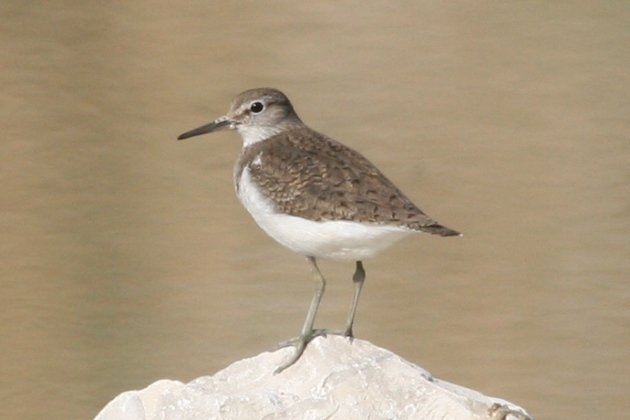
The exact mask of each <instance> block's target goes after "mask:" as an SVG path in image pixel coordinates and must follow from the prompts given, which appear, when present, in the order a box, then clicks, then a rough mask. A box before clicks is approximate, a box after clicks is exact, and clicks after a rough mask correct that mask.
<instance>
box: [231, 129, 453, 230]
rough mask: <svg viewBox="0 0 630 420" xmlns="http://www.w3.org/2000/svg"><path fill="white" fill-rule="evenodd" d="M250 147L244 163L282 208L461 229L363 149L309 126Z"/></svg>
mask: <svg viewBox="0 0 630 420" xmlns="http://www.w3.org/2000/svg"><path fill="white" fill-rule="evenodd" d="M262 143H266V144H262ZM248 149H250V150H247V151H246V153H245V155H246V156H244V159H246V161H242V162H240V166H241V168H242V167H243V166H247V167H248V168H249V172H250V176H251V178H252V181H253V182H255V183H256V184H258V185H260V186H261V187H263V191H269V192H268V194H267V195H268V197H269V198H270V199H271V200H272V201H273V202H274V203H275V205H276V207H277V209H278V210H279V211H282V212H284V213H287V214H290V215H293V216H297V217H304V218H310V219H313V220H319V221H324V220H355V221H361V222H367V223H376V224H389V225H396V226H404V227H407V228H409V229H413V230H421V231H426V232H430V233H435V234H438V235H442V236H452V235H458V234H459V233H458V232H455V231H453V230H451V229H448V228H446V227H444V226H441V225H439V224H438V223H437V222H435V221H434V220H432V219H431V218H429V217H428V216H427V215H426V214H424V213H423V212H422V211H421V210H420V209H419V208H418V207H416V206H415V205H414V204H413V203H412V202H411V201H410V200H409V199H408V198H407V197H406V196H405V195H404V194H403V193H402V192H401V191H400V190H399V189H398V188H396V186H395V185H394V184H393V183H392V182H391V181H390V180H389V179H387V178H386V177H385V176H384V175H383V174H382V173H381V172H380V171H379V170H378V169H377V168H376V167H375V166H374V165H373V164H372V163H371V162H370V161H368V160H367V159H366V158H364V157H363V156H361V155H360V154H359V153H357V152H355V151H354V150H352V149H350V148H348V147H347V146H344V145H343V144H341V143H338V142H336V141H334V140H332V139H330V138H328V137H326V136H323V135H321V134H319V133H316V132H314V131H312V130H310V129H309V128H306V127H305V128H300V129H296V130H292V131H289V132H284V133H283V134H282V135H279V136H275V137H271V138H270V139H268V140H265V141H264V142H261V143H259V144H254V145H252V146H250V147H249V148H248ZM241 170H242V169H241Z"/></svg>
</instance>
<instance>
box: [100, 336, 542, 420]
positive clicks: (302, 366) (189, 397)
mask: <svg viewBox="0 0 630 420" xmlns="http://www.w3.org/2000/svg"><path fill="white" fill-rule="evenodd" d="M292 351H293V348H283V349H280V350H277V351H275V352H265V353H262V354H259V355H258V356H255V357H252V358H249V359H244V360H240V361H238V362H236V363H233V364H232V365H230V366H228V367H227V368H225V369H223V370H221V371H220V372H218V373H216V374H215V375H213V376H204V377H200V378H198V379H195V380H194V381H192V382H190V383H188V384H184V383H182V382H179V381H171V380H160V381H157V382H155V383H153V384H151V385H149V386H148V387H147V388H145V389H143V390H139V391H128V392H124V393H122V394H120V395H119V396H117V397H116V398H115V399H114V400H112V401H111V402H110V403H109V404H107V406H106V407H105V408H103V410H102V411H101V412H100V413H99V414H98V415H97V416H96V420H148V419H151V420H153V419H164V420H167V419H168V420H175V419H178V420H184V419H185V420H193V419H194V420H197V419H199V420H201V419H204V420H206V419H344V420H345V419H529V416H528V415H527V413H526V412H525V410H524V409H522V408H520V407H517V406H515V405H513V404H511V403H509V402H507V401H503V400H500V399H497V398H492V397H487V396H485V395H483V394H480V393H479V392H476V391H473V390H470V389H467V388H464V387H461V386H458V385H454V384H451V383H448V382H445V381H441V380H439V379H436V378H433V377H432V376H431V374H430V373H429V372H427V371H426V370H424V369H422V368H420V367H418V366H416V365H414V364H412V363H410V362H407V361H406V360H404V359H402V358H400V357H399V356H397V355H395V354H393V353H392V352H390V351H387V350H385V349H382V348H379V347H376V346H374V345H373V344H371V343H369V342H367V341H363V340H358V339H355V340H352V341H351V340H349V339H346V338H342V337H339V336H328V337H318V338H316V339H315V340H313V341H312V342H311V343H310V344H309V345H308V347H307V348H306V351H305V352H304V354H303V355H302V357H301V358H300V359H299V360H298V362H297V363H296V364H295V365H293V366H291V367H290V368H288V369H287V370H285V371H284V372H282V373H280V374H277V375H274V374H273V371H274V370H275V368H276V367H277V366H279V365H280V364H281V362H282V361H283V360H285V359H286V358H288V357H289V356H290V354H291V352H292Z"/></svg>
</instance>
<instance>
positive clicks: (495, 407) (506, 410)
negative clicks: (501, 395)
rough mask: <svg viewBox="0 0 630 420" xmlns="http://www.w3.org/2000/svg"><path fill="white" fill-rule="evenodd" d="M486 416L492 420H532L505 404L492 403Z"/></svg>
mask: <svg viewBox="0 0 630 420" xmlns="http://www.w3.org/2000/svg"><path fill="white" fill-rule="evenodd" d="M488 414H489V415H490V418H492V419H498V420H506V419H508V418H513V419H517V420H532V418H531V417H530V416H528V415H527V414H525V413H523V412H522V411H518V410H513V409H511V408H510V407H508V406H507V405H505V404H499V403H494V404H492V406H491V407H490V408H489V409H488Z"/></svg>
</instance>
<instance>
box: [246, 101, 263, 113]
mask: <svg viewBox="0 0 630 420" xmlns="http://www.w3.org/2000/svg"><path fill="white" fill-rule="evenodd" d="M264 107H265V106H264V105H263V104H262V102H254V103H253V104H251V105H250V106H249V109H250V110H251V111H252V112H253V113H254V114H258V113H259V112H261V111H262V110H263V108H264Z"/></svg>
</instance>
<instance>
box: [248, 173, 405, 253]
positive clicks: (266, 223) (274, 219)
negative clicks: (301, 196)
mask: <svg viewBox="0 0 630 420" xmlns="http://www.w3.org/2000/svg"><path fill="white" fill-rule="evenodd" d="M237 195H238V198H239V199H240V200H241V203H242V204H243V206H244V207H245V208H246V209H247V211H248V212H249V213H250V214H251V215H252V217H253V218H254V220H255V221H256V223H257V224H258V226H260V227H261V228H262V229H263V230H264V231H265V232H266V233H267V234H268V235H269V236H271V237H272V238H273V239H275V240H276V241H278V242H279V243H281V244H282V245H284V246H285V247H287V248H289V249H290V250H292V251H294V252H297V253H299V254H302V255H305V256H313V257H317V258H326V259H332V260H342V261H343V260H352V261H360V260H363V259H366V258H370V257H373V256H375V255H376V254H378V253H380V252H381V251H383V250H385V249H386V248H388V247H389V246H391V245H392V244H394V243H395V242H397V241H398V240H400V239H402V238H404V237H405V236H407V235H410V234H412V233H414V231H412V230H409V229H405V228H401V227H397V226H386V225H376V224H363V223H358V222H352V221H346V220H341V221H326V222H317V221H312V220H308V219H304V218H302V217H295V216H289V215H286V214H282V213H277V212H276V211H275V210H274V207H273V204H272V202H271V201H270V200H269V199H268V198H266V197H265V196H264V195H263V194H261V192H260V191H259V190H258V188H256V185H255V184H254V183H252V181H251V177H250V174H249V169H248V168H244V169H243V172H242V174H241V178H240V180H239V188H238V191H237Z"/></svg>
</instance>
